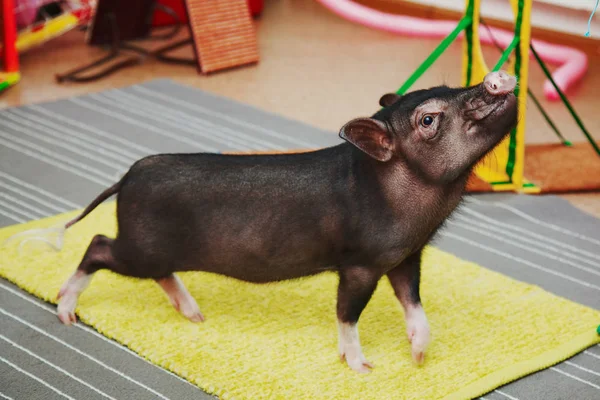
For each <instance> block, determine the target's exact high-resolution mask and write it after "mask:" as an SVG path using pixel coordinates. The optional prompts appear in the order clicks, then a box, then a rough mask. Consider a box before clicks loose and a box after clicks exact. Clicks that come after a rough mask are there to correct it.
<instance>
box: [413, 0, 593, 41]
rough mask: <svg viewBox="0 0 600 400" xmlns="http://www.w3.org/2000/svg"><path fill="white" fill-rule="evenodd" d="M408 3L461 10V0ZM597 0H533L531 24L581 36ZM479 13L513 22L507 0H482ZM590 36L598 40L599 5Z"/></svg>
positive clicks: (430, 0) (428, 0)
mask: <svg viewBox="0 0 600 400" xmlns="http://www.w3.org/2000/svg"><path fill="white" fill-rule="evenodd" d="M405 1H408V2H411V3H417V4H422V5H426V6H433V7H437V8H441V9H448V10H453V11H462V10H464V8H465V3H466V2H465V1H463V0H405ZM595 4H596V0H533V5H532V12H531V24H532V26H534V27H538V28H544V29H548V30H552V31H557V32H565V33H570V34H573V35H577V36H582V37H583V35H584V33H585V32H586V31H587V22H588V19H589V17H590V13H591V12H592V10H593V8H594V5H595ZM481 16H482V17H483V18H485V17H488V18H490V17H494V18H495V19H499V20H503V21H512V20H513V15H512V8H511V6H510V1H509V0H482V1H481ZM590 38H594V39H600V7H599V8H598V11H597V14H596V15H594V18H593V19H592V24H591V33H590Z"/></svg>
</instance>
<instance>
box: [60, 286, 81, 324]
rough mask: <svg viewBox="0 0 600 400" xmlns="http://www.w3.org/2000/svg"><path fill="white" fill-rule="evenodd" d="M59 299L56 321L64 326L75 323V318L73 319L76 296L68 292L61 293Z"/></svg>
mask: <svg viewBox="0 0 600 400" xmlns="http://www.w3.org/2000/svg"><path fill="white" fill-rule="evenodd" d="M59 298H60V300H59V302H58V307H57V313H58V319H60V321H61V322H62V323H63V324H65V325H71V324H74V323H75V322H77V317H75V306H76V305H77V296H76V295H73V294H72V293H69V292H66V293H64V292H63V293H59Z"/></svg>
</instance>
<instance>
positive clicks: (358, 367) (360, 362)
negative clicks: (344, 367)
mask: <svg viewBox="0 0 600 400" xmlns="http://www.w3.org/2000/svg"><path fill="white" fill-rule="evenodd" d="M340 359H341V361H342V362H343V361H344V360H345V361H346V363H347V364H348V366H349V367H350V368H351V369H352V370H354V371H356V372H358V373H360V374H368V373H369V372H371V369H372V368H375V366H374V365H373V363H372V362H370V361H367V359H365V357H364V356H363V355H360V356H358V357H350V358H347V357H346V356H345V355H344V354H342V355H340Z"/></svg>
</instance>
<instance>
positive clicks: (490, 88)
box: [483, 71, 517, 96]
mask: <svg viewBox="0 0 600 400" xmlns="http://www.w3.org/2000/svg"><path fill="white" fill-rule="evenodd" d="M483 86H484V87H485V90H487V92H488V93H489V94H491V95H494V96H500V95H505V94H508V93H511V92H512V91H513V90H515V87H516V86H517V78H515V77H514V76H512V75H509V74H507V73H506V72H504V71H496V72H490V73H489V74H487V75H486V76H485V78H484V79H483Z"/></svg>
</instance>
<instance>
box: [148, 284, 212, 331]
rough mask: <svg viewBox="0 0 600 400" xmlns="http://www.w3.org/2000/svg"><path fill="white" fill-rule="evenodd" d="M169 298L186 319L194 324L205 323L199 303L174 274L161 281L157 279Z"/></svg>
mask: <svg viewBox="0 0 600 400" xmlns="http://www.w3.org/2000/svg"><path fill="white" fill-rule="evenodd" d="M155 280H156V282H157V283H158V284H159V285H160V287H161V288H163V290H164V291H165V293H166V294H167V296H168V297H169V301H170V302H171V304H172V305H173V307H175V309H176V310H177V311H179V312H180V313H181V314H182V315H183V316H184V317H186V318H187V319H189V320H190V321H192V322H202V321H204V316H203V315H202V313H201V312H200V308H199V307H198V303H196V300H194V298H193V297H192V295H191V294H190V293H189V292H188V290H187V289H186V287H185V286H184V284H183V282H181V279H179V277H178V276H177V275H175V274H174V273H173V274H171V275H169V276H167V277H165V278H161V279H155Z"/></svg>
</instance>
